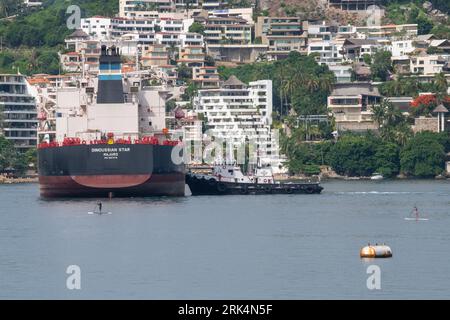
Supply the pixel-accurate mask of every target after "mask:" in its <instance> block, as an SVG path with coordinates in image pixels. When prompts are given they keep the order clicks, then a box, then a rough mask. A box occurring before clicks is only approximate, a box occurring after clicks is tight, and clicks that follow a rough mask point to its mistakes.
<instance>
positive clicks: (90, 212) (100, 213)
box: [88, 211, 112, 215]
mask: <svg viewBox="0 0 450 320" xmlns="http://www.w3.org/2000/svg"><path fill="white" fill-rule="evenodd" d="M88 214H98V215H102V214H112V212H92V211H89V212H88Z"/></svg>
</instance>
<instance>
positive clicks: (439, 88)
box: [433, 72, 448, 95]
mask: <svg viewBox="0 0 450 320" xmlns="http://www.w3.org/2000/svg"><path fill="white" fill-rule="evenodd" d="M433 84H434V87H435V90H436V93H437V94H438V95H445V94H447V90H448V82H447V78H446V77H445V74H444V73H443V72H441V73H438V74H436V75H435V76H434V80H433Z"/></svg>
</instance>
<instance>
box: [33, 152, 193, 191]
mask: <svg viewBox="0 0 450 320" xmlns="http://www.w3.org/2000/svg"><path fill="white" fill-rule="evenodd" d="M173 148H174V147H173V146H163V145H151V144H112V145H107V144H105V145H74V146H63V147H51V148H40V149H39V150H38V168H39V184H40V191H41V196H42V197H45V198H55V197H111V196H113V197H136V196H139V197H146V196H184V189H185V173H184V165H183V164H179V165H177V164H175V163H174V162H173V160H172V151H173Z"/></svg>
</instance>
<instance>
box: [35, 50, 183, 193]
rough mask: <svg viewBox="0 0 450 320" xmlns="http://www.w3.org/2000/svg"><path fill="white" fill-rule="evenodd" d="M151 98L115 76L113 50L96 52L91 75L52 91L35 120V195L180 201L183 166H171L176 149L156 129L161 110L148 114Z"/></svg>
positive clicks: (137, 84) (134, 80)
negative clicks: (39, 128) (96, 65)
mask: <svg viewBox="0 0 450 320" xmlns="http://www.w3.org/2000/svg"><path fill="white" fill-rule="evenodd" d="M158 94H160V92H156V96H155V91H148V90H145V86H144V83H143V81H142V77H141V76H135V77H133V76H128V75H126V76H125V75H124V74H122V70H121V57H120V54H119V51H118V50H117V49H116V48H115V47H111V48H107V47H106V46H102V48H101V55H100V60H99V74H98V76H92V77H90V76H86V75H84V74H83V76H82V77H80V79H79V81H77V82H76V85H73V86H70V87H66V88H58V89H57V90H56V92H55V97H54V99H53V100H54V101H55V105H54V106H53V111H52V112H50V113H47V115H43V116H41V117H42V119H41V120H42V121H43V123H44V125H42V131H41V132H40V137H43V138H42V139H41V141H40V143H39V145H38V170H39V183H40V191H41V196H42V197H45V198H52V197H112V196H114V197H130V196H183V195H184V190H185V168H184V164H182V163H181V164H178V163H175V162H177V161H174V160H173V154H174V153H176V152H177V150H176V149H180V148H177V145H178V144H179V143H180V142H179V141H173V140H170V138H169V134H168V131H167V129H164V127H163V126H165V110H164V106H163V107H162V110H159V111H158V112H155V110H152V109H151V108H150V105H151V99H155V97H156V98H157V99H159V96H158ZM44 108H45V106H44ZM49 118H53V124H51V122H49V120H50V119H49ZM45 123H47V126H46V125H45ZM49 123H50V124H49ZM158 124H159V127H158ZM52 126H54V128H50V127H52ZM161 127H163V128H161ZM158 128H159V129H158ZM52 130H53V131H52Z"/></svg>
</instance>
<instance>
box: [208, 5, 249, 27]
mask: <svg viewBox="0 0 450 320" xmlns="http://www.w3.org/2000/svg"><path fill="white" fill-rule="evenodd" d="M208 15H209V16H214V17H235V18H242V19H244V20H247V22H248V23H250V24H252V23H254V21H253V8H227V9H221V10H211V11H209V12H208Z"/></svg>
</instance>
